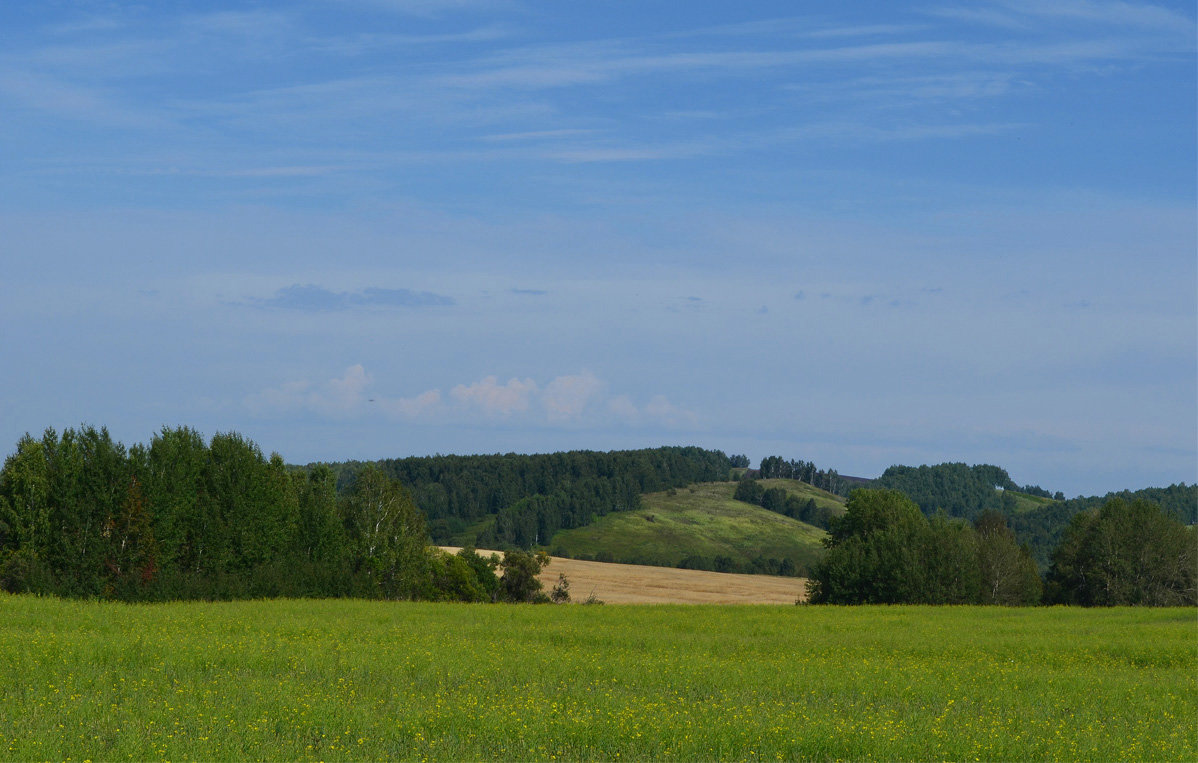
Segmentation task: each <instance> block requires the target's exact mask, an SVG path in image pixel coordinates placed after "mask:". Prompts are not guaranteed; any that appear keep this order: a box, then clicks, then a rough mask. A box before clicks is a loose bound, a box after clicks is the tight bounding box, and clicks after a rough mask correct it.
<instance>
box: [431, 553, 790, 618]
mask: <svg viewBox="0 0 1198 763" xmlns="http://www.w3.org/2000/svg"><path fill="white" fill-rule="evenodd" d="M442 548H443V549H444V550H446V551H449V552H450V553H457V551H458V549H457V548H455V547H452V546H442ZM478 553H480V554H482V555H483V556H487V555H489V554H492V553H498V552H494V551H483V550H481V549H480V550H479V552H478ZM500 555H501V556H502V554H500ZM550 558H551V559H552V561H551V562H550V564H549V565H548V566H547V567H545V569H544V570H542V571H541V575H540V578H541V583H543V584H544V586H545V590H546V591H549V590H550V589H551V588H553V586H555V585H557V576H558V574H564V575H565V576H566V579H567V580H569V581H570V596H571V598H572V599H573V600H574V601H576V602H581V601H583V600H585V599H586V598H587V597H588V596H590V595H591V594H592V593H593V594H594V595H595V598H597V599H599V600H600V601H603V602H604V603H607V604H794V603H795V602H796V601H797V600H804V601H805V600H806V599H807V579H806V578H784V577H774V576H772V575H738V574H732V573H724V572H706V571H704V570H679V569H674V568H672V567H646V566H643V565H640V564H608V563H606V562H584V561H579V560H578V559H563V558H562V557H560V556H554V557H550Z"/></svg>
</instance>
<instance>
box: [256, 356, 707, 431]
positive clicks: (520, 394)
mask: <svg viewBox="0 0 1198 763" xmlns="http://www.w3.org/2000/svg"><path fill="white" fill-rule="evenodd" d="M374 381H375V380H374V376H373V375H372V374H370V373H369V372H368V371H367V370H366V369H365V367H363V366H362V365H361V364H356V365H353V366H350V367H349V368H347V369H345V372H344V373H343V374H342V375H341V376H340V377H338V378H335V379H329V380H328V381H326V382H323V383H320V384H313V383H312V382H309V381H306V380H300V381H291V382H286V383H284V384H281V385H279V386H277V387H270V388H267V389H264V390H262V391H261V392H256V393H253V394H250V395H247V396H245V398H243V400H242V403H243V405H244V406H245V407H246V408H247V409H248V410H249V411H250V412H251V413H252V414H254V415H256V416H261V417H279V416H284V415H286V414H294V413H310V414H316V415H317V416H321V417H325V418H334V419H344V418H351V417H355V416H361V415H363V414H365V413H366V412H367V411H374V412H378V413H381V414H383V415H384V416H385V417H387V418H390V419H401V420H413V419H423V420H425V421H442V422H455V421H457V422H460V421H463V420H470V421H472V422H473V421H474V420H475V419H476V418H477V416H478V414H479V413H482V414H483V416H484V417H485V418H488V419H503V420H514V421H519V422H522V423H525V424H529V425H534V426H535V425H548V426H551V427H552V426H562V425H567V424H570V425H578V424H589V425H592V426H598V427H608V426H634V427H640V426H647V425H659V426H660V425H664V426H667V427H671V428H691V427H694V426H696V425H697V423H698V417H697V416H696V415H695V414H694V413H693V412H691V411H689V410H686V409H684V408H681V407H679V406H677V405H675V404H674V403H672V402H670V401H669V400H667V399H666V398H665V397H664V396H662V395H656V396H654V397H652V398H651V399H650V400H649V402H648V403H646V404H644V405H643V406H638V405H637V404H636V403H635V402H633V400H632V398H631V397H629V396H628V395H626V394H621V395H615V396H612V395H611V394H610V393H609V391H608V384H607V382H605V381H604V380H602V379H600V378H599V377H598V376H596V375H595V374H593V373H591V372H590V371H583V372H581V373H577V374H563V375H561V376H557V377H554V378H553V379H551V380H550V381H549V382H548V383H547V384H545V386H544V387H542V386H540V385H539V384H537V382H535V381H534V380H532V379H530V378H524V379H519V378H515V377H513V378H511V379H509V380H508V381H507V382H505V383H503V384H500V382H499V379H498V378H497V377H496V376H493V375H492V376H486V377H484V378H482V379H480V380H478V381H475V382H472V383H470V384H458V385H457V386H455V387H453V388H452V389H450V390H449V394H448V395H443V394H442V392H441V390H439V389H429V390H425V391H424V392H421V393H420V394H418V395H415V396H412V397H387V396H384V395H381V394H378V393H371V392H369V391H368V390H369V389H370V388H371V387H372V386H373V385H374Z"/></svg>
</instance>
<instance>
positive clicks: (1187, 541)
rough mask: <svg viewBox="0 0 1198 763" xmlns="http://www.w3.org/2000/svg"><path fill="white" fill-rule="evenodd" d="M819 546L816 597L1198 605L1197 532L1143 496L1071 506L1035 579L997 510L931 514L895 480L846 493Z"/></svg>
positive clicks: (828, 600) (1027, 555)
mask: <svg viewBox="0 0 1198 763" xmlns="http://www.w3.org/2000/svg"><path fill="white" fill-rule="evenodd" d="M825 546H826V548H827V552H826V554H825V555H824V557H823V559H821V560H820V562H818V563H817V565H816V567H815V569H814V570H813V573H812V577H811V580H810V583H809V586H810V588H809V593H810V599H811V601H812V602H813V603H825V604H899V603H909V604H1006V605H1027V604H1036V603H1041V602H1043V603H1047V604H1079V605H1086V606H1114V605H1151V606H1164V605H1172V606H1177V605H1196V604H1198V584H1196V579H1198V554H1196V551H1198V531H1196V530H1195V528H1194V527H1186V526H1185V525H1183V524H1182V523H1181V522H1179V521H1178V520H1177V519H1175V518H1174V517H1172V516H1170V515H1169V514H1167V513H1166V512H1165V511H1164V510H1162V509H1161V508H1160V507H1159V506H1157V505H1155V504H1153V503H1151V502H1149V501H1146V500H1143V499H1136V500H1133V501H1131V502H1128V501H1125V500H1123V499H1122V498H1114V499H1111V500H1109V501H1107V502H1106V503H1105V504H1103V505H1102V506H1101V507H1099V508H1091V509H1088V510H1086V511H1083V512H1080V513H1078V514H1075V515H1074V516H1073V518H1072V519H1071V520H1070V522H1069V524H1068V526H1067V527H1066V528H1065V530H1064V532H1063V533H1062V540H1061V543H1060V544H1059V545H1058V546H1057V547H1056V548H1055V549H1054V550H1053V552H1052V564H1051V566H1050V568H1049V570H1048V574H1047V576H1046V578H1045V579H1044V580H1042V579H1041V577H1040V574H1039V571H1038V568H1037V565H1036V562H1035V560H1034V559H1033V557H1032V554H1031V552H1030V550H1029V549H1028V547H1027V546H1026V545H1020V544H1019V543H1017V541H1016V537H1015V534H1014V532H1013V531H1012V530H1011V529H1010V527H1009V526H1008V524H1007V520H1006V517H1005V516H1004V515H1003V514H1002V513H1001V512H999V511H996V510H993V509H986V510H983V511H982V513H980V514H978V515H977V516H976V517H974V519H973V521H972V522H971V521H967V520H964V519H960V518H951V517H949V516H947V515H946V514H943V513H939V514H936V515H933V516H932V517H928V516H926V515H925V514H924V513H923V512H922V511H921V510H920V507H919V506H918V505H917V504H916V503H915V502H914V501H912V500H911V499H910V498H908V497H907V496H906V495H904V494H903V493H901V492H899V491H897V490H885V489H859V490H856V491H854V492H853V493H852V494H851V495H850V497H849V500H848V503H847V504H846V512H845V514H844V515H843V516H842V517H839V518H837V519H834V520H833V521H832V524H831V528H830V532H829V537H828V538H827V539H826V540H825Z"/></svg>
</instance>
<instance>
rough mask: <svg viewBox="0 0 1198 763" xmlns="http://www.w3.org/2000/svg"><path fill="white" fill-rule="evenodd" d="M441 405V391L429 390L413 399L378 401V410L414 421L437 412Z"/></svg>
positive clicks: (402, 398) (401, 398)
mask: <svg viewBox="0 0 1198 763" xmlns="http://www.w3.org/2000/svg"><path fill="white" fill-rule="evenodd" d="M440 405H441V390H438V389H430V390H428V391H426V392H421V393H420V394H419V395H416V396H415V397H400V398H396V399H394V400H387V399H384V400H380V401H379V408H380V409H381V410H383V411H384V412H385V413H388V414H391V415H394V416H398V417H400V418H405V419H414V418H417V417H419V416H423V415H426V414H429V413H432V412H433V411H435V410H437V408H439V407H440Z"/></svg>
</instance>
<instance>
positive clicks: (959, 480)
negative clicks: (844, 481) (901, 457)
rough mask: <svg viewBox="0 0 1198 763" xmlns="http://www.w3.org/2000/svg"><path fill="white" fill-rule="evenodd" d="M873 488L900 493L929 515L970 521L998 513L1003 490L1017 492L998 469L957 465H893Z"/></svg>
mask: <svg viewBox="0 0 1198 763" xmlns="http://www.w3.org/2000/svg"><path fill="white" fill-rule="evenodd" d="M874 486H875V487H878V488H886V489H889V490H898V491H900V492H902V493H903V494H904V495H906V496H907V497H908V498H910V499H911V500H912V501H915V503H917V504H918V505H919V508H920V509H922V510H923V512H924V514H927V515H928V516H931V515H932V514H935V513H936V512H938V511H943V512H945V513H946V514H948V515H949V516H950V517H963V518H965V519H969V520H972V519H973V518H974V517H976V516H977V515H978V514H981V513H982V512H983V511H985V510H986V509H995V510H1001V509H1002V507H1003V492H1002V491H1005V490H1016V491H1017V490H1018V489H1019V486H1018V485H1016V484H1015V483H1014V482H1013V481H1012V480H1011V478H1010V476H1009V475H1008V474H1007V473H1006V471H1005V470H1003V469H1000V468H999V467H997V466H991V465H989V464H979V465H977V466H968V465H966V464H960V463H955V464H938V465H936V466H919V467H914V466H892V467H890V468H889V469H887V470H886V471H885V472H883V473H882V476H881V477H879V478H878V479H876V480H875V481H874ZM999 488H1001V490H999Z"/></svg>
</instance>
